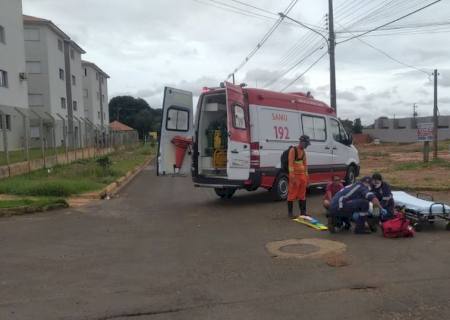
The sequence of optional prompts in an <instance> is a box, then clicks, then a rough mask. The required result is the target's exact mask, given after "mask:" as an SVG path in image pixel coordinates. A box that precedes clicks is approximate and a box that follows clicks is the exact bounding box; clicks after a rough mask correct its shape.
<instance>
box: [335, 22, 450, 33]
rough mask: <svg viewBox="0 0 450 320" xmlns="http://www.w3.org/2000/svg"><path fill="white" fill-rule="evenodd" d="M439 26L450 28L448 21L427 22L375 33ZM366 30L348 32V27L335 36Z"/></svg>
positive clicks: (397, 26)
mask: <svg viewBox="0 0 450 320" xmlns="http://www.w3.org/2000/svg"><path fill="white" fill-rule="evenodd" d="M439 26H450V21H441V22H427V23H414V24H404V25H394V26H391V27H385V28H380V29H378V30H377V31H391V30H401V29H417V28H429V27H439ZM366 31H368V30H367V29H366V30H364V29H358V30H350V29H349V27H345V30H344V29H342V30H338V31H336V33H337V34H345V33H358V32H366Z"/></svg>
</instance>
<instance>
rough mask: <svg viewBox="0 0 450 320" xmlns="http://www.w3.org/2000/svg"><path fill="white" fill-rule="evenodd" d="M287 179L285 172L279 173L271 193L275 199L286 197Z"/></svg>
mask: <svg viewBox="0 0 450 320" xmlns="http://www.w3.org/2000/svg"><path fill="white" fill-rule="evenodd" d="M288 186H289V180H288V176H287V175H286V174H280V175H279V176H278V177H277V179H276V180H275V183H274V185H273V187H272V190H271V191H272V194H273V196H274V198H275V200H281V201H284V200H286V199H287V197H288Z"/></svg>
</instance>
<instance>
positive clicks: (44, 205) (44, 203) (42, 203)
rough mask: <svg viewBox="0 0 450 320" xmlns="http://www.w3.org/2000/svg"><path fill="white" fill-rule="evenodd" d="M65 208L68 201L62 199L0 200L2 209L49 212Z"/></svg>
mask: <svg viewBox="0 0 450 320" xmlns="http://www.w3.org/2000/svg"><path fill="white" fill-rule="evenodd" d="M55 206H58V207H65V206H67V202H66V200H64V199H62V198H48V197H43V198H34V199H30V198H25V199H13V200H0V209H12V208H20V207H27V208H33V209H36V210H47V209H48V208H51V207H55Z"/></svg>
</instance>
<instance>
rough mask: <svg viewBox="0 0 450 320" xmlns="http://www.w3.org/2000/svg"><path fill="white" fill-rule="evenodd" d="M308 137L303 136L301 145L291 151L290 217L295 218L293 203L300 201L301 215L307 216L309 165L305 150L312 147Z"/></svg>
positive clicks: (289, 161)
mask: <svg viewBox="0 0 450 320" xmlns="http://www.w3.org/2000/svg"><path fill="white" fill-rule="evenodd" d="M310 144H311V143H310V142H309V137H308V136H301V137H300V141H299V145H298V146H297V147H294V148H291V149H290V150H289V158H288V167H289V187H288V215H289V217H290V218H296V217H297V216H294V214H293V212H292V210H293V206H294V205H293V203H294V201H295V200H298V206H299V208H300V215H306V187H307V185H308V164H307V161H306V152H305V149H306V148H307V147H308V146H309V145H310Z"/></svg>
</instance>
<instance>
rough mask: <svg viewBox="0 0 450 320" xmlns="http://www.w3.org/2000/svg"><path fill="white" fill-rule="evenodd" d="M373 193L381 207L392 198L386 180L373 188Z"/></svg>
mask: <svg viewBox="0 0 450 320" xmlns="http://www.w3.org/2000/svg"><path fill="white" fill-rule="evenodd" d="M373 193H374V194H375V196H376V197H377V198H378V200H380V203H381V206H382V207H383V208H384V207H385V206H386V205H387V204H388V202H389V200H391V199H392V198H393V197H392V192H391V186H390V185H389V184H388V183H386V182H382V183H381V186H380V187H379V188H374V189H373Z"/></svg>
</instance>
